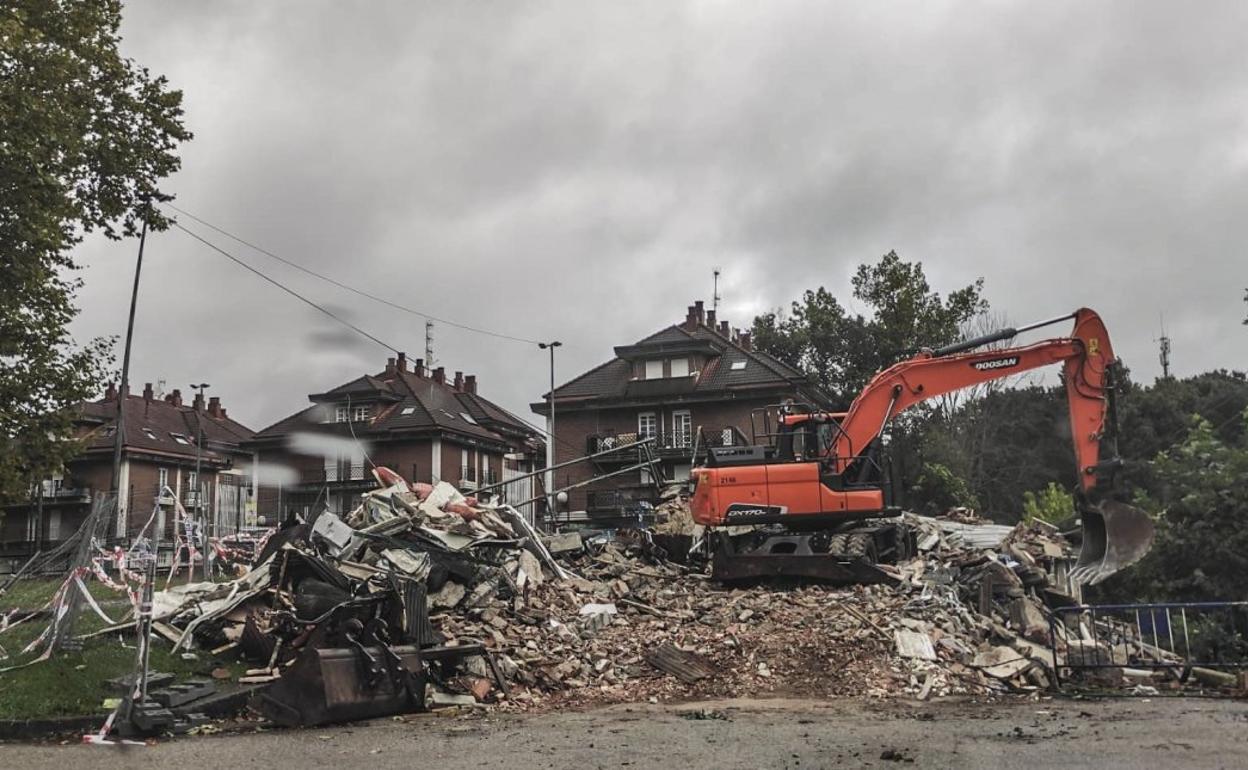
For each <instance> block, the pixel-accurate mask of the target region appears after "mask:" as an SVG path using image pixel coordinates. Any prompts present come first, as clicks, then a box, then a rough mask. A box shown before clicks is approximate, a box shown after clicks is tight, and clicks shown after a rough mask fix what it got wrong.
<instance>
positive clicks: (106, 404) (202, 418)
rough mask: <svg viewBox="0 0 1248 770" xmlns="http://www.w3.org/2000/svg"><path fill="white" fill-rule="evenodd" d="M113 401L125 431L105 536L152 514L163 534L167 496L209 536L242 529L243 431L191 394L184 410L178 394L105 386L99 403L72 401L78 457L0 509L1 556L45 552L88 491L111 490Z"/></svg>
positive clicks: (246, 482)
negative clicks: (27, 496)
mask: <svg viewBox="0 0 1248 770" xmlns="http://www.w3.org/2000/svg"><path fill="white" fill-rule="evenodd" d="M119 398H120V399H121V406H122V409H123V424H124V426H125V432H124V435H123V438H122V454H121V469H120V470H121V473H120V485H119V494H118V516H117V517H116V520H115V522H114V523H113V524H112V526H111V527H110V535H111V536H112V537H115V538H117V539H119V540H121V541H123V542H124V541H127V540H128V539H129V538H131V537H133V536H135V535H136V534H137V533H138V531H139V530H140V529H141V528H142V527H143V525H144V524H145V523H147V521H148V520H149V519H150V518H151V517H152V514H153V513H156V514H157V520H158V522H157V523H158V524H159V525H160V526H162V527H163V532H164V538H166V539H167V538H169V537H170V536H171V535H172V527H173V521H174V517H173V515H172V512H173V507H174V505H173V504H174V500H175V499H177V500H180V501H181V502H182V505H183V506H184V508H185V509H186V510H187V511H190V512H193V513H196V514H200V513H202V514H206V515H207V521H208V526H209V534H211V535H225V534H230V533H233V532H235V531H237V530H238V529H239V528H240V527H243V526H245V525H246V523H247V521H246V514H247V511H248V509H249V507H251V506H253V504H254V500H253V489H254V485H253V483H252V478H251V473H252V455H251V453H250V452H249V451H246V450H244V449H242V448H241V446H240V444H241V443H242V442H243V441H245V440H246V439H248V438H250V437H251V430H250V429H249V428H247V427H246V426H245V425H242V424H241V423H239V422H238V421H236V420H234V419H233V418H231V417H229V416H228V415H227V414H226V410H225V407H223V406H222V405H221V400H220V399H219V398H217V397H216V396H213V397H211V398H209V399H208V400H207V402H205V400H204V398H203V396H202V395H196V396H195V398H194V400H193V401H192V403H191V404H190V405H187V404H185V403H183V399H182V393H181V391H180V390H177V389H175V390H174V391H173V392H171V393H169V394H168V395H164V396H158V395H157V394H156V393H155V392H154V390H153V388H152V384H151V383H147V384H146V385H145V386H144V387H143V393H142V394H141V395H131V394H119V393H118V392H117V389H116V388H114V387H113V386H112V385H109V387H108V390H107V391H106V392H105V394H104V397H103V398H102V399H100V400H99V401H91V402H87V403H84V404H82V405H81V407H80V410H79V414H78V416H77V417H76V419H75V421H74V435H75V438H77V439H78V440H79V441H81V442H82V443H83V448H82V451H81V452H80V453H79V454H78V455H77V456H76V457H75V458H74V459H73V460H71V461H70V462H69V463H67V464H66V467H65V469H64V471H63V472H61V473H58V474H56V475H54V476H53V477H52V478H50V479H47V480H44V481H43V482H42V483H41V484H40V485H38V486H37V487H36V488H35V490H34V491H33V494H32V501H31V502H30V503H28V504H21V505H13V506H9V507H7V508H6V509H5V510H4V512H3V513H4V516H3V520H2V521H0V553H4V554H20V553H23V552H26V551H33V550H35V549H39V548H42V549H45V550H46V549H48V548H49V547H51V546H53V545H55V544H56V543H57V542H59V541H61V540H64V539H65V538H67V537H69V536H70V535H72V534H73V533H74V532H75V531H76V530H77V528H78V527H79V525H80V524H81V523H82V520H83V518H85V516H86V514H87V512H88V511H89V510H90V507H91V500H92V497H93V496H94V494H95V493H97V492H108V491H110V490H111V488H112V473H113V444H114V440H115V435H116V421H117V407H118V399H119ZM201 436H202V441H201V440H200V437H201ZM197 463H198V467H199V476H198V478H197V477H196V466H197Z"/></svg>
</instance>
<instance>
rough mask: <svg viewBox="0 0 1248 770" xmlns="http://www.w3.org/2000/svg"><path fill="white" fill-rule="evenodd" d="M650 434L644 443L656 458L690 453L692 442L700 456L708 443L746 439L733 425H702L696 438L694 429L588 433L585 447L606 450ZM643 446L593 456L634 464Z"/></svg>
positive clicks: (737, 443)
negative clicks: (712, 426)
mask: <svg viewBox="0 0 1248 770" xmlns="http://www.w3.org/2000/svg"><path fill="white" fill-rule="evenodd" d="M647 438H652V439H654V441H652V442H651V443H650V444H648V445H647V446H648V447H649V449H650V452H651V453H652V454H653V455H654V456H655V457H658V458H679V457H692V455H693V452H694V445H695V444H696V445H697V453H698V456H699V457H704V456H705V455H706V449H707V447H724V446H745V445H746V444H748V443H749V442H747V441H746V440H745V436H744V435H742V433H741V431H739V430H737V429H736V428H735V427H732V426H729V427H725V428H714V429H704V430H703V431H702V436H701V438H699V437H698V436H697V434H696V433H695V432H694V431H691V430H686V431H670V432H666V431H665V432H659V433H599V434H594V435H591V436H589V437H588V442H587V446H586V450H587V451H588V453H589V454H596V453H598V452H605V451H607V450H611V449H617V448H618V447H627V446H628V445H629V444H635V443H636V442H638V441H644V440H645V439H647ZM643 451H644V448H643V447H630V448H628V449H620V450H619V451H615V452H612V453H611V454H609V455H604V456H602V457H599V458H595V459H596V461H597V462H599V463H620V464H636V463H638V462H640V460H641V457H642V456H643V454H642V452H643Z"/></svg>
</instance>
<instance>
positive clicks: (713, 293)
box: [711, 267, 720, 313]
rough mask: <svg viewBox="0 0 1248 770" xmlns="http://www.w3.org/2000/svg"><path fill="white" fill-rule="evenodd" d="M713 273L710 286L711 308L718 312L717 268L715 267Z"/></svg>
mask: <svg viewBox="0 0 1248 770" xmlns="http://www.w3.org/2000/svg"><path fill="white" fill-rule="evenodd" d="M712 273H713V285H712V288H711V310H714V311H715V312H717V313H718V312H719V299H720V297H719V268H718V267H717V268H715V269H714V271H712Z"/></svg>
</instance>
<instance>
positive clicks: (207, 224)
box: [163, 203, 538, 345]
mask: <svg viewBox="0 0 1248 770" xmlns="http://www.w3.org/2000/svg"><path fill="white" fill-rule="evenodd" d="M163 205H165V206H168V207H169V208H171V209H173V210H174V211H176V212H178V213H179V214H183V215H185V216H187V217H190V218H191V219H193V220H195V221H196V222H198V223H200V224H201V225H203V226H204V227H207V228H210V229H212V230H215V231H216V232H218V233H220V234H221V235H224V236H225V237H227V238H229V239H231V240H234V241H237V242H239V243H241V244H243V245H244V246H246V247H247V248H249V249H254V250H256V251H258V252H260V253H261V254H264V255H265V256H267V257H272V258H273V259H276V260H277V261H278V262H281V263H283V264H285V265H289V266H290V267H293V268H295V269H296V270H300V271H302V272H304V273H307V274H308V275H310V276H313V277H315V278H319V279H321V280H322V281H326V282H328V283H332V284H333V285H334V286H337V287H338V288H340V289H345V290H347V291H349V292H352V293H354V294H358V295H359V296H361V297H365V298H367V299H371V300H373V301H374V302H380V303H381V304H383V305H387V306H389V307H392V308H394V309H396V310H402V311H403V312H404V313H411V314H412V315H414V316H419V317H421V318H424V319H426V320H427V321H437V322H438V323H441V324H446V325H447V326H453V327H455V328H456V329H463V330H464V331H469V332H475V333H477V334H485V335H489V336H491V337H498V338H499V339H504V340H511V341H513V342H523V343H525V344H528V345H536V344H537V343H538V340H531V339H528V338H526V337H516V336H514V335H511V334H504V333H503V332H495V331H490V330H489V329H482V328H479V327H476V326H468V325H467V324H461V323H456V322H454V321H448V320H446V319H445V318H438V317H437V316H432V315H429V314H428V313H424V312H421V311H419V310H416V309H414V308H410V307H407V306H405V305H400V304H399V303H397V302H392V301H391V300H388V299H386V298H384V297H378V296H377V295H375V294H370V293H369V292H366V291H364V290H363V289H357V288H356V287H354V286H351V285H349V284H345V283H343V282H342V281H339V280H337V279H335V278H331V277H329V276H328V275H325V274H323V273H318V272H317V271H315V270H313V269H311V268H308V267H304V266H303V265H301V264H299V263H298V262H293V261H291V260H289V259H286V258H285V257H281V256H278V255H277V254H274V253H273V252H271V251H269V250H268V249H264V248H261V247H260V246H257V245H256V244H254V243H251V242H250V241H246V240H244V239H242V238H240V237H238V236H237V235H234V234H233V233H231V232H229V231H228V230H225V229H223V228H221V227H218V226H216V225H214V224H212V223H211V222H208V221H205V220H203V219H201V218H199V217H197V216H195V215H194V214H192V213H191V212H189V211H186V210H185V209H181V208H178V207H177V206H175V205H173V204H172V203H165V204H163Z"/></svg>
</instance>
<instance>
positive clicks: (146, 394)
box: [143, 382, 156, 403]
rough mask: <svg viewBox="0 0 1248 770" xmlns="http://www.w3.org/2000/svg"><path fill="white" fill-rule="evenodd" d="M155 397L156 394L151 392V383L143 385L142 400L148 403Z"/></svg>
mask: <svg viewBox="0 0 1248 770" xmlns="http://www.w3.org/2000/svg"><path fill="white" fill-rule="evenodd" d="M155 397H156V394H155V393H154V392H153V391H152V383H150V382H145V383H143V400H144V401H147V402H149V403H150V402H151V400H152V399H153V398H155Z"/></svg>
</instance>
